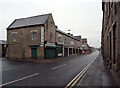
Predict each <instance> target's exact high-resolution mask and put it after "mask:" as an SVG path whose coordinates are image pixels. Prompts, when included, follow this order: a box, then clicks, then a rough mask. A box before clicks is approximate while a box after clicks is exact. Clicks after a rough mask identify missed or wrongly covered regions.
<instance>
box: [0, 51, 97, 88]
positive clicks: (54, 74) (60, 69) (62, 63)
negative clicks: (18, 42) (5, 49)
mask: <svg viewBox="0 0 120 88" xmlns="http://www.w3.org/2000/svg"><path fill="white" fill-rule="evenodd" d="M98 55H99V52H98V51H95V52H93V53H91V54H87V55H78V56H70V57H65V59H61V60H59V61H53V62H49V63H31V62H23V61H21V62H18V61H10V60H3V61H2V70H1V71H2V84H0V86H6V85H7V86H66V85H67V84H68V83H69V82H70V81H71V80H72V79H73V78H74V77H75V76H76V75H77V74H78V73H79V72H80V71H81V70H82V69H83V68H84V67H85V66H86V65H88V64H89V63H90V61H92V60H93V59H94V58H95V57H97V56H98ZM0 77H1V76H0Z"/></svg>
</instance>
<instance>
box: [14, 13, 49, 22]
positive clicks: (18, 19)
mask: <svg viewBox="0 0 120 88" xmlns="http://www.w3.org/2000/svg"><path fill="white" fill-rule="evenodd" d="M46 15H51V13H48V14H42V15H36V16H30V17H25V18H18V19H15V20H22V19H28V18H34V17H39V16H46Z"/></svg>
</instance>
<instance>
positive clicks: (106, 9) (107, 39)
mask: <svg viewBox="0 0 120 88" xmlns="http://www.w3.org/2000/svg"><path fill="white" fill-rule="evenodd" d="M104 1H105V0H103V2H102V11H103V24H102V40H101V41H102V47H101V49H102V54H103V58H104V59H105V60H106V61H107V65H108V67H109V69H110V70H113V71H120V46H119V44H120V1H119V0H118V1H116V2H104Z"/></svg>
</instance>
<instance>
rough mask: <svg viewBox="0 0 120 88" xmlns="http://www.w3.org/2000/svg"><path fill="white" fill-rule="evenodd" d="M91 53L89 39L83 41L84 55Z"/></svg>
mask: <svg viewBox="0 0 120 88" xmlns="http://www.w3.org/2000/svg"><path fill="white" fill-rule="evenodd" d="M88 52H89V48H88V43H87V38H83V39H82V53H83V54H87V53H88Z"/></svg>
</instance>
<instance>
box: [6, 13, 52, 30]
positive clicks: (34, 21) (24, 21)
mask: <svg viewBox="0 0 120 88" xmlns="http://www.w3.org/2000/svg"><path fill="white" fill-rule="evenodd" d="M50 15H51V13H50V14H43V15H38V16H33V17H27V18H21V19H15V20H14V21H13V23H12V24H11V25H10V26H9V27H8V28H7V29H14V28H20V27H28V26H35V25H41V24H44V23H45V22H46V21H47V19H48V17H49V16H50Z"/></svg>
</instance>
